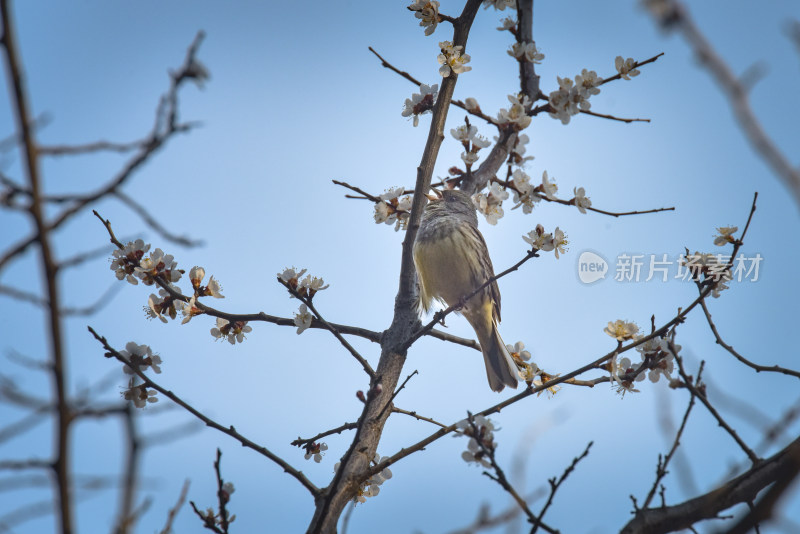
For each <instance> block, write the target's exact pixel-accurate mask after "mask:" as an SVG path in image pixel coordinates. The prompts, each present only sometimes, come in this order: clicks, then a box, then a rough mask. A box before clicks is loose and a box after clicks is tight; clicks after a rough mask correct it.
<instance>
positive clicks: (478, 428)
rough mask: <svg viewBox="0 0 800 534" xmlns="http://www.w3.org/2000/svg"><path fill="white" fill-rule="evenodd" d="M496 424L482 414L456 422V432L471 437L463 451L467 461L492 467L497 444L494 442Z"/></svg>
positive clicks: (463, 456)
mask: <svg viewBox="0 0 800 534" xmlns="http://www.w3.org/2000/svg"><path fill="white" fill-rule="evenodd" d="M494 429H495V428H494V424H493V423H492V421H491V420H490V419H489V418H487V417H484V416H482V415H476V416H474V417H472V416H470V418H469V419H463V420H461V421H459V422H458V423H456V432H458V433H460V434H463V435H465V436H468V437H469V443H468V444H467V450H465V451H464V452H462V453H461V458H463V459H464V461H465V462H467V463H471V462H474V463H477V464H480V465H482V466H484V467H491V466H492V464H491V462H490V461H489V458H490V456H489V455H491V454H494V450H495V448H496V447H497V444H496V443H495V442H494V432H493V431H494Z"/></svg>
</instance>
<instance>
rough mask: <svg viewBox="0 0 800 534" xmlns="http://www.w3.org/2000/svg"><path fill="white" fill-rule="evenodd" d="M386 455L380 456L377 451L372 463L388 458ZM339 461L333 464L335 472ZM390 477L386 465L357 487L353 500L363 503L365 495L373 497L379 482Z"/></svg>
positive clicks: (379, 484) (378, 491)
mask: <svg viewBox="0 0 800 534" xmlns="http://www.w3.org/2000/svg"><path fill="white" fill-rule="evenodd" d="M388 459H389V457H388V456H384V457H382V458H381V455H380V454H378V453H377V452H376V453H375V456H374V457H373V459H372V465H374V466H377V465H378V464H380V463H381V462H382V461H384V460H388ZM340 465H341V462H336V465H334V466H333V471H334V472H336V471H338V470H339V466H340ZM390 478H392V471H391V469H389V468H388V467H387V468H385V469H384V470H383V471H381V472H379V473H376V474H375V475H372V476H371V477H370V478H369V479H367V481H366V482H364V483H363V484H362V486H361V487H360V488H358V492H357V493H356V497H355V499H353V500H354V501H355V502H358V503H363V502H366V501H367V497H375V496H376V495H378V493H380V491H381V488H380V486H381V484H383V483H384V482H386V481H387V480H389V479H390Z"/></svg>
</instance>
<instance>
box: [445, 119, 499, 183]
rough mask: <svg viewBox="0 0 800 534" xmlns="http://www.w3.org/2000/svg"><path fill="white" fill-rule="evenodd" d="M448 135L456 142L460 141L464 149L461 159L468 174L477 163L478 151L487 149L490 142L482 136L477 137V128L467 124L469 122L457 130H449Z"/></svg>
mask: <svg viewBox="0 0 800 534" xmlns="http://www.w3.org/2000/svg"><path fill="white" fill-rule="evenodd" d="M450 134H451V135H452V136H453V137H454V138H455V139H456V140H457V141H460V142H461V145H462V146H463V147H464V152H462V153H461V159H462V160H463V161H464V163H465V164H466V165H467V172H469V170H470V168H472V165H473V164H474V163H475V162H476V161H478V158H479V156H478V151H479V150H480V149H482V148H486V147H488V146H489V145H490V144H491V142H490V141H489V140H488V139H486V138H485V137H483V136H482V135H478V128H477V127H475V126H473V125H471V124H469V122H467V123H466V124H464V125H463V126H459V127H458V128H453V129H451V130H450Z"/></svg>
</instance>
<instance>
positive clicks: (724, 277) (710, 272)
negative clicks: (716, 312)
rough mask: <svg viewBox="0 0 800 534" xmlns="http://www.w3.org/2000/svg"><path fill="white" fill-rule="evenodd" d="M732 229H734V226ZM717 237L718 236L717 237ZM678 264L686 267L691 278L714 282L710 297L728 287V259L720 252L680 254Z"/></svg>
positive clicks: (717, 294)
mask: <svg viewBox="0 0 800 534" xmlns="http://www.w3.org/2000/svg"><path fill="white" fill-rule="evenodd" d="M726 230H727V228H726ZM732 231H733V232H735V231H736V229H735V227H734V228H733V229H732ZM731 233H732V232H731ZM726 237H727V236H726ZM718 239H720V238H719V237H717V240H718ZM715 243H716V240H715ZM723 244H724V243H723ZM680 264H681V265H682V266H684V267H686V272H687V273H688V274H689V276H691V277H692V279H693V280H695V281H700V280H703V281H708V282H711V283H713V284H714V286H713V288H712V290H711V296H712V297H714V298H719V296H720V294H721V293H722V292H723V291H725V290H726V289H730V286H728V282H730V281H731V280H732V279H733V275H732V274H731V270H730V265H729V263H728V261H725V257H724V256H722V255H721V254H705V253H702V252H696V251H695V253H694V254H686V255H685V256H682V257H681V260H680Z"/></svg>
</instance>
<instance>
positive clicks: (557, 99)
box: [549, 69, 603, 124]
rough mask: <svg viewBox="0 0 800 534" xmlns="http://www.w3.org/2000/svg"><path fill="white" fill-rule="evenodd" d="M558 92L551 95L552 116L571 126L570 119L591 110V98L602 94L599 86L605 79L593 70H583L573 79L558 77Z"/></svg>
mask: <svg viewBox="0 0 800 534" xmlns="http://www.w3.org/2000/svg"><path fill="white" fill-rule="evenodd" d="M556 79H557V80H558V90H556V91H553V92H551V93H550V98H549V101H550V111H549V113H550V116H551V117H553V118H554V119H559V120H561V123H562V124H569V121H570V118H571V117H572V116H573V115H577V114H578V113H580V111H581V110H589V109H590V108H591V107H592V105H591V104H590V103H589V97H591V96H593V95H597V94H599V93H600V87H599V85H600V84H602V83H603V79H602V78H601V77H599V76H598V75H597V73H596V72H595V71H593V70H586V69H583V70H582V71H581V73H580V74H578V75H577V76H575V80H574V81H573V80H572V79H571V78H561V77H558V76H557V77H556Z"/></svg>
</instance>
